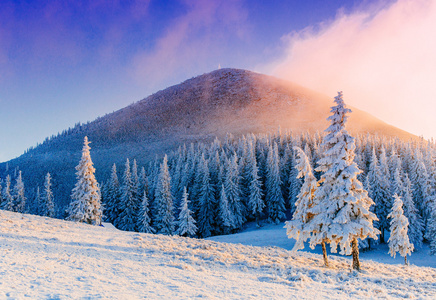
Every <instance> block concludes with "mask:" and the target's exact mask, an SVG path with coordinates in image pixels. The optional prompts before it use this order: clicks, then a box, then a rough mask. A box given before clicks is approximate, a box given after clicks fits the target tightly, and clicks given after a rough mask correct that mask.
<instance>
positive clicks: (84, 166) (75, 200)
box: [67, 136, 102, 225]
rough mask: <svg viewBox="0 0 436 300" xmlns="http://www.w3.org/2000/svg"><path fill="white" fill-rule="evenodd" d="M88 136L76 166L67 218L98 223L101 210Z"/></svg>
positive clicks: (99, 222)
mask: <svg viewBox="0 0 436 300" xmlns="http://www.w3.org/2000/svg"><path fill="white" fill-rule="evenodd" d="M90 149H91V147H89V141H88V137H86V136H85V139H84V145H83V149H82V158H81V160H80V162H79V165H77V167H76V170H77V172H76V175H77V183H76V185H75V187H74V189H73V191H72V194H71V199H72V201H71V203H70V206H69V207H68V209H67V215H68V216H67V219H68V220H71V221H76V222H86V223H88V224H93V225H100V224H101V218H102V210H101V203H100V189H99V186H98V183H97V180H96V179H95V176H94V173H95V168H94V167H93V163H92V160H91V154H90Z"/></svg>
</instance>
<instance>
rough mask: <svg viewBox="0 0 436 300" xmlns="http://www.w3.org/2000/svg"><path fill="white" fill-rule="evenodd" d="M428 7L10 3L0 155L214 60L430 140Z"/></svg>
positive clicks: (406, 1) (1, 50) (431, 22)
mask: <svg viewBox="0 0 436 300" xmlns="http://www.w3.org/2000/svg"><path fill="white" fill-rule="evenodd" d="M435 15H436V5H435V4H434V1H425V0H422V1H411V0H399V1H389V2H388V3H385V1H367V0H363V1H331V2H329V3H325V1H308V2H304V3H301V1H278V2H275V3H274V5H268V4H265V3H262V1H254V2H250V3H248V1H246V0H241V1H232V2H229V1H219V0H217V1H205V2H201V3H198V2H193V1H140V0H138V1H132V2H128V3H127V2H117V1H115V2H113V3H111V4H108V3H105V2H93V3H87V2H86V1H83V2H82V1H81V2H78V3H74V2H63V3H49V4H45V3H43V2H42V1H30V2H16V1H5V2H3V3H2V4H0V16H1V19H2V20H3V22H2V23H1V24H0V41H1V43H0V66H1V71H0V105H1V106H2V109H1V110H0V126H1V127H2V128H4V130H2V132H1V133H0V140H1V141H2V145H3V147H2V148H1V149H0V162H5V161H8V160H10V159H13V158H14V157H18V156H20V155H21V154H23V152H24V151H25V150H26V149H28V148H30V147H33V146H35V145H36V144H37V143H41V142H43V140H44V139H45V138H46V137H49V136H51V135H56V134H57V133H59V132H62V130H64V129H68V128H69V127H73V126H74V124H76V123H78V122H81V123H86V122H88V121H93V120H95V119H96V118H97V117H99V116H104V115H105V114H108V113H111V112H112V111H116V110H119V109H121V108H124V107H126V106H128V105H130V104H131V103H132V102H137V101H139V100H141V99H144V98H146V97H147V96H148V95H151V94H152V93H155V92H157V91H159V90H162V89H165V88H167V87H170V86H172V85H175V84H178V83H180V82H183V81H184V80H187V79H189V78H191V77H195V76H198V75H201V74H204V73H208V72H211V71H213V70H216V69H217V68H218V66H222V67H223V68H238V69H245V70H250V71H254V72H259V73H263V74H266V75H273V76H275V77H279V78H283V79H286V80H289V81H292V82H295V83H296V84H300V85H302V86H305V87H307V88H310V89H313V90H315V91H317V92H320V93H323V94H326V95H327V96H329V97H331V99H332V103H333V98H334V96H335V95H336V91H338V90H343V91H344V99H345V101H346V103H347V104H348V105H350V106H354V107H356V108H358V109H360V110H363V111H366V112H368V113H370V114H372V115H373V116H375V117H377V118H379V119H381V120H382V121H384V122H386V123H388V124H390V125H393V126H396V127H398V128H400V129H403V130H405V131H408V132H410V133H412V134H415V135H417V136H424V137H425V138H427V139H429V138H431V137H435V136H436V133H435V131H434V129H433V130H432V129H431V128H436V121H434V120H432V118H431V112H432V111H434V110H435V108H436V107H435V106H436V104H434V103H432V102H433V97H434V95H435V94H436V90H435V89H436V88H435V87H434V86H432V80H431V79H432V78H433V77H434V75H432V71H433V70H434V67H435V66H436V62H435V60H434V58H432V54H433V53H434V50H436V42H435V41H433V40H432V39H429V36H431V32H432V31H433V30H434V28H436V23H435V20H436V18H435V17H434V16H435ZM417 45H418V46H420V47H417ZM319 49H323V50H324V51H322V52H320V50H319ZM332 69H334V71H332ZM431 76H433V77H431ZM404 82H407V84H404ZM410 99H413V101H410ZM380 104H383V105H380ZM393 111H394V112H395V113H393Z"/></svg>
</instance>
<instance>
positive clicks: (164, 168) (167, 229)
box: [154, 155, 175, 235]
mask: <svg viewBox="0 0 436 300" xmlns="http://www.w3.org/2000/svg"><path fill="white" fill-rule="evenodd" d="M154 198H155V200H154V201H155V214H154V215H155V220H154V224H155V227H156V229H157V232H158V233H161V234H166V235H173V234H174V223H175V222H174V212H173V211H174V207H173V195H172V194H171V176H170V172H169V169H168V157H167V155H165V157H164V160H163V162H162V163H161V165H160V172H159V177H158V179H157V185H156V190H155V197H154Z"/></svg>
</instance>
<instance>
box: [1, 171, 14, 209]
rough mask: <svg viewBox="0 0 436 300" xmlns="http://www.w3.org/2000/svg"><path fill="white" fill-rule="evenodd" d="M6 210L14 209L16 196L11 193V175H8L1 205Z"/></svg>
mask: <svg viewBox="0 0 436 300" xmlns="http://www.w3.org/2000/svg"><path fill="white" fill-rule="evenodd" d="M1 208H2V209H4V210H9V211H13V209H14V197H13V196H12V194H11V176H10V175H7V176H6V182H5V188H4V190H3V205H2V207H1Z"/></svg>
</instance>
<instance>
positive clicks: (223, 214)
mask: <svg viewBox="0 0 436 300" xmlns="http://www.w3.org/2000/svg"><path fill="white" fill-rule="evenodd" d="M219 220H220V227H221V229H222V232H223V233H224V234H229V233H230V230H231V228H232V221H233V218H232V214H231V212H230V209H229V202H228V200H227V195H226V189H225V187H224V184H222V186H221V192H220V202H219Z"/></svg>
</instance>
